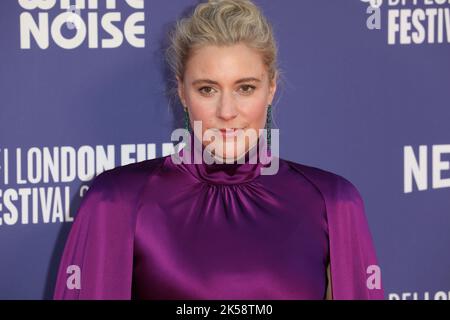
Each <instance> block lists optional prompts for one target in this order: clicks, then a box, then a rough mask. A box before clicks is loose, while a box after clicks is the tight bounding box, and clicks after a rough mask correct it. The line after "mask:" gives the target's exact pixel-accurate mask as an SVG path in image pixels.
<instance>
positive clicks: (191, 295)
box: [54, 150, 383, 299]
mask: <svg viewBox="0 0 450 320" xmlns="http://www.w3.org/2000/svg"><path fill="white" fill-rule="evenodd" d="M182 152H183V150H182V151H181V152H180V154H182ZM261 166H263V164H261V163H260V162H258V163H256V164H252V163H248V162H247V163H244V164H211V165H208V164H206V163H202V164H174V162H173V161H172V158H171V157H170V156H166V157H161V158H157V159H153V160H147V161H142V162H139V163H135V164H130V165H126V166H122V167H117V168H115V169H112V170H108V171H106V172H103V173H102V174H100V175H99V176H97V177H96V178H95V179H94V182H93V184H92V186H91V187H90V189H89V191H88V192H87V193H86V195H85V197H84V199H83V202H82V204H81V206H80V208H79V210H78V213H77V216H76V218H75V222H74V224H73V226H72V229H71V232H70V234H69V237H68V240H67V243H66V247H65V250H64V254H63V257H62V259H61V263H60V269H59V273H58V279H57V284H56V289H55V295H54V298H55V299H323V298H324V297H325V293H326V288H327V277H326V268H327V265H328V263H331V268H332V279H333V280H332V282H333V297H334V298H335V299H382V298H383V292H382V289H378V290H369V289H367V286H366V269H365V268H366V267H367V266H368V265H370V264H374V263H376V258H375V253H374V249H373V246H372V242H371V237H370V232H369V229H368V226H367V223H366V220H365V217H364V212H363V210H364V209H363V203H362V200H361V198H360V195H359V193H358V192H357V190H356V188H354V187H353V185H352V184H351V183H349V182H348V181H347V180H345V179H344V178H342V177H340V176H338V175H335V174H333V173H331V172H327V171H324V170H321V169H318V168H313V167H308V166H305V165H300V164H298V163H294V162H291V161H287V160H284V159H279V171H278V173H277V174H276V175H262V174H261V170H260V169H261ZM349 196H350V198H349ZM336 197H338V199H336ZM349 199H350V201H349ZM339 212H340V213H339ZM337 213H339V214H340V215H342V217H341V218H339V217H335V216H337V215H338V214H337ZM330 215H331V216H330ZM339 219H341V220H339ZM349 219H350V220H349ZM330 223H333V224H334V225H333V226H331V225H330ZM349 233H350V234H349ZM330 236H331V237H330ZM330 257H331V261H330ZM73 265H75V266H78V267H79V270H80V272H79V274H78V275H77V274H75V273H73V272H72V270H73V269H70V268H69V266H73ZM75 276H76V277H81V278H80V279H79V278H74V277H75ZM77 281H78V282H77ZM77 283H78V285H76V284H77Z"/></svg>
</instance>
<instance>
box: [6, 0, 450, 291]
mask: <svg viewBox="0 0 450 320" xmlns="http://www.w3.org/2000/svg"><path fill="white" fill-rule="evenodd" d="M75 2H77V5H78V6H79V7H78V9H79V11H77V10H73V9H77V8H67V5H68V4H75ZM85 2H86V3H85ZM96 2H98V6H95V3H96ZM116 2H117V3H116ZM255 2H256V3H257V4H259V5H260V6H261V7H262V9H263V11H264V12H265V14H266V15H267V16H268V18H269V19H270V21H271V22H272V24H273V26H274V29H275V33H276V37H277V40H278V44H279V49H280V58H279V59H280V60H279V64H280V67H281V69H282V71H283V79H282V83H281V84H280V87H279V95H278V97H277V99H276V103H275V104H274V108H275V109H274V111H273V114H274V121H275V124H276V126H277V127H278V128H279V129H280V139H281V146H280V152H281V157H283V158H286V159H289V160H294V161H296V162H300V163H304V164H307V165H312V166H317V167H320V168H323V169H326V170H329V171H333V172H335V173H338V174H340V175H343V176H344V177H346V178H347V179H349V180H350V181H351V182H352V183H354V184H355V186H356V187H357V188H358V189H359V190H360V192H361V195H362V196H363V198H364V201H365V206H366V214H367V218H368V220H369V224H370V227H371V230H372V234H373V238H374V242H375V245H376V249H377V254H378V257H379V261H380V265H381V272H382V279H383V284H384V287H385V290H386V298H387V299H394V298H397V299H449V298H450V253H449V250H448V245H449V242H450V234H449V230H450V203H449V190H450V189H449V188H450V135H449V132H450V130H449V119H450V105H449V98H450V3H449V2H447V3H444V4H439V1H436V2H438V3H435V1H424V0H418V1H413V0H410V1H400V0H390V1H378V2H377V1H373V3H372V4H371V3H370V2H369V1H361V0H340V1H335V0H321V1H318V0H301V1H294V0H279V1H272V0H255ZM196 3H197V2H196V1H193V0H170V1H162V0H150V1H145V3H144V1H139V0H133V1H132V0H128V1H125V0H120V1H106V0H100V1H64V0H61V1H56V0H54V1H51V0H50V1H46V2H45V1H39V0H35V1H33V0H5V1H1V2H0V58H1V59H0V259H1V260H0V261H1V263H0V298H2V299H48V298H51V297H52V293H53V286H54V282H55V276H56V270H57V267H58V262H59V258H60V256H61V253H62V250H63V247H64V243H65V239H66V236H67V232H68V231H69V229H70V226H71V224H72V221H73V217H74V216H75V215H76V210H77V208H78V205H79V203H80V201H81V199H82V195H83V193H84V192H85V191H86V187H87V186H88V185H89V181H91V179H92V177H93V176H94V175H95V174H98V173H99V172H101V171H103V170H105V169H107V168H110V167H114V166H118V165H122V164H126V163H129V162H134V161H141V160H144V159H149V158H154V157H159V156H162V155H166V154H168V153H170V152H171V148H170V147H171V141H170V133H171V131H172V130H173V129H174V128H176V127H182V113H181V107H180V106H179V105H177V104H170V103H169V102H170V99H169V96H168V94H167V93H168V89H169V88H170V85H171V82H170V74H169V71H168V67H167V66H166V65H165V64H164V56H163V50H164V47H165V42H166V37H165V34H166V31H167V29H168V28H169V27H170V26H171V24H172V23H173V22H174V21H175V20H176V19H177V18H178V17H180V15H182V14H184V13H186V12H187V10H189V9H190V8H191V7H192V6H194V5H195V4H196ZM380 3H381V7H379V8H377V6H378V5H379V4H380ZM107 4H108V6H107ZM46 5H47V7H46ZM84 5H85V7H83V6H84ZM68 9H69V10H68ZM71 11H75V12H78V13H79V16H77V17H78V18H77V17H74V15H73V14H72V13H71ZM49 168H51V169H53V170H50V169H49Z"/></svg>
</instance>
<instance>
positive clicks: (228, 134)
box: [219, 128, 242, 138]
mask: <svg viewBox="0 0 450 320" xmlns="http://www.w3.org/2000/svg"><path fill="white" fill-rule="evenodd" d="M239 130H242V129H239V128H228V129H219V131H220V133H221V134H222V136H223V137H225V138H233V137H236V136H237V135H238V133H239Z"/></svg>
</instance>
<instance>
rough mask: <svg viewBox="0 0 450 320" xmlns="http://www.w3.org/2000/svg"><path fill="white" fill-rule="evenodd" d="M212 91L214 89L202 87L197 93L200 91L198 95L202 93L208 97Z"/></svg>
mask: <svg viewBox="0 0 450 320" xmlns="http://www.w3.org/2000/svg"><path fill="white" fill-rule="evenodd" d="M213 90H214V89H213V88H211V87H203V88H200V89H199V90H198V91H200V93H202V94H204V95H207V96H209V95H211V94H212V93H213Z"/></svg>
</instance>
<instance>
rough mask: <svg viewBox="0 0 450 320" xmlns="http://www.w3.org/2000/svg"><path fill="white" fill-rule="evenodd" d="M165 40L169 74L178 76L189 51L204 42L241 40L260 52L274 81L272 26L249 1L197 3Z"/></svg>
mask: <svg viewBox="0 0 450 320" xmlns="http://www.w3.org/2000/svg"><path fill="white" fill-rule="evenodd" d="M169 40H170V43H169V47H168V48H167V50H166V60H167V62H168V64H169V66H170V69H171V71H172V73H173V74H174V75H175V76H178V77H179V78H180V79H183V76H184V72H185V68H186V63H187V61H188V59H189V57H190V54H191V53H192V51H193V50H195V49H197V48H200V47H202V46H205V45H218V46H228V45H233V44H237V43H240V42H242V43H245V44H246V45H248V46H249V47H250V48H253V49H256V50H257V51H258V52H260V54H261V57H262V59H263V62H264V64H265V66H266V67H267V71H268V74H269V80H270V81H271V80H275V81H277V80H278V79H276V78H278V76H279V70H278V66H277V55H278V49H277V44H276V41H275V38H274V33H273V29H272V26H271V25H270V23H269V22H268V21H267V19H266V18H265V17H264V15H263V14H262V12H261V10H260V9H259V8H258V7H257V6H256V5H255V4H254V3H253V2H252V1H251V0H209V1H208V2H204V3H200V4H198V5H197V6H196V7H195V10H194V12H193V13H192V15H191V16H189V17H187V18H182V19H180V20H178V21H177V23H176V25H175V28H174V29H173V30H172V31H171V32H170V39H169Z"/></svg>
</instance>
